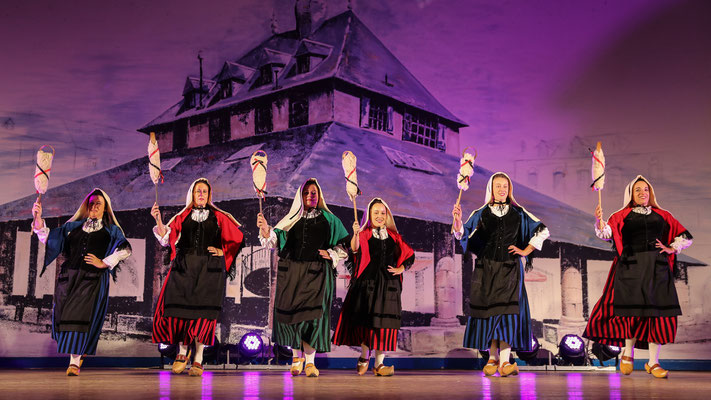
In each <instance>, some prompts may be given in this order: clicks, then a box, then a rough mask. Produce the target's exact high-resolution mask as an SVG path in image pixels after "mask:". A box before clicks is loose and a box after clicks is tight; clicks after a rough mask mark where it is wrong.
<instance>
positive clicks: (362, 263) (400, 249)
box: [355, 227, 415, 279]
mask: <svg viewBox="0 0 711 400" xmlns="http://www.w3.org/2000/svg"><path fill="white" fill-rule="evenodd" d="M388 235H390V237H391V238H392V239H393V240H394V241H395V246H396V247H397V250H395V254H396V255H397V265H395V266H394V267H396V268H397V267H399V266H400V265H402V263H403V262H405V260H407V259H408V258H410V257H412V255H413V254H415V252H414V251H413V250H412V248H411V247H410V246H408V245H407V243H405V242H404V241H403V240H402V236H400V235H399V234H398V233H397V232H394V231H391V230H390V229H388ZM371 237H373V229H372V228H370V227H368V228H366V229H364V230H363V231H361V232H360V233H359V234H358V242H359V243H360V260H358V269H357V270H356V276H355V277H356V278H357V277H359V276H360V274H362V273H363V271H365V268H366V267H367V266H368V264H370V248H369V247H368V240H369V239H370V238H371ZM400 279H402V275H400Z"/></svg>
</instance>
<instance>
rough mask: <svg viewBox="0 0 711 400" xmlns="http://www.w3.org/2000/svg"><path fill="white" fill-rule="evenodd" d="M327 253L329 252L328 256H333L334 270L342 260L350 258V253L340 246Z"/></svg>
mask: <svg viewBox="0 0 711 400" xmlns="http://www.w3.org/2000/svg"><path fill="white" fill-rule="evenodd" d="M326 251H327V252H328V255H329V256H331V260H333V268H336V266H337V265H338V263H339V262H340V261H341V260H342V259H345V258H347V257H348V252H347V251H346V249H344V248H343V246H342V245H340V244H339V245H338V246H336V247H333V248H330V249H328V250H326Z"/></svg>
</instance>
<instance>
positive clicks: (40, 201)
mask: <svg viewBox="0 0 711 400" xmlns="http://www.w3.org/2000/svg"><path fill="white" fill-rule="evenodd" d="M37 202H38V203H40V204H42V193H40V194H39V197H38V198H37Z"/></svg>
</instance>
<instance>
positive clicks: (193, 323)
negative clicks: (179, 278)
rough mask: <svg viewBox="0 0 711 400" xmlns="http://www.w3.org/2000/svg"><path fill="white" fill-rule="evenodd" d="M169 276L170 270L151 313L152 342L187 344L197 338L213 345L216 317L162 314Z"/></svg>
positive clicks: (200, 341) (203, 342)
mask: <svg viewBox="0 0 711 400" xmlns="http://www.w3.org/2000/svg"><path fill="white" fill-rule="evenodd" d="M169 277H170V272H168V276H166V277H165V282H164V283H163V288H162V289H161V291H160V297H158V304H156V312H155V314H153V336H152V340H153V343H166V344H179V343H181V342H182V343H183V344H186V345H189V344H190V343H192V342H193V341H195V340H197V341H198V343H202V344H206V345H208V346H212V345H214V344H215V327H216V326H217V320H216V319H205V318H198V319H184V318H178V317H166V316H164V315H163V312H164V310H163V292H164V290H165V284H166V283H167V282H168V278H169Z"/></svg>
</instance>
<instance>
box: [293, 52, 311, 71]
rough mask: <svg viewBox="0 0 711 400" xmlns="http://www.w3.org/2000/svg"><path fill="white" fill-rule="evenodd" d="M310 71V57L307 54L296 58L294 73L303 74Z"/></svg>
mask: <svg viewBox="0 0 711 400" xmlns="http://www.w3.org/2000/svg"><path fill="white" fill-rule="evenodd" d="M309 71H311V57H310V56H309V55H308V54H304V55H300V56H298V57H296V73H297V74H305V73H307V72H309Z"/></svg>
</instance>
